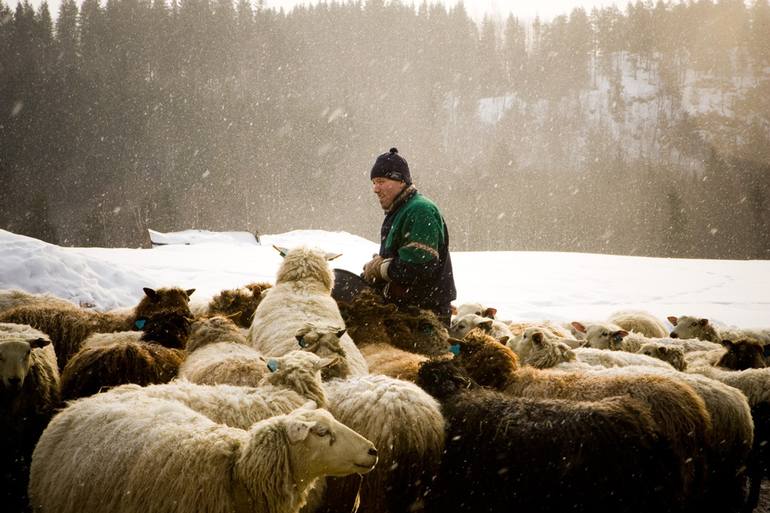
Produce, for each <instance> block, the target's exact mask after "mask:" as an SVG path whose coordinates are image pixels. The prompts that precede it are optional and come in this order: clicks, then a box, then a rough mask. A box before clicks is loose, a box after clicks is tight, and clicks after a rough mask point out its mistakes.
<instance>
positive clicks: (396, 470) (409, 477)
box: [319, 375, 444, 513]
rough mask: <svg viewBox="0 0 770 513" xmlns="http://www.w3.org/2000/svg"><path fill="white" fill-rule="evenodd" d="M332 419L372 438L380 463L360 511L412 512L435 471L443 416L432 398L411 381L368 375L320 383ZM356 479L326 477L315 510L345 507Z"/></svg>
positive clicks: (363, 492) (370, 478)
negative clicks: (322, 498) (322, 384)
mask: <svg viewBox="0 0 770 513" xmlns="http://www.w3.org/2000/svg"><path fill="white" fill-rule="evenodd" d="M324 387H325V388H326V396H327V401H328V406H327V407H328V409H329V411H330V412H332V414H333V415H334V417H335V418H336V419H338V420H339V421H340V422H343V423H344V424H345V425H347V426H349V427H351V428H352V429H354V430H355V431H357V432H358V433H361V434H362V435H363V436H365V437H366V438H368V439H369V440H371V441H372V442H373V443H374V444H375V445H376V446H377V448H378V450H379V451H380V463H379V465H378V467H377V468H376V469H375V470H374V472H372V473H371V474H370V475H369V476H367V477H366V479H364V481H363V484H362V487H361V509H360V510H359V511H360V512H361V513H364V512H366V513H384V512H390V513H393V512H403V511H412V510H413V509H414V508H417V507H419V506H420V504H421V502H422V498H423V496H424V494H425V492H426V490H427V488H429V486H430V480H431V478H432V476H433V475H435V472H436V471H437V470H438V466H439V462H440V459H441V451H442V450H443V447H444V418H443V417H442V416H441V411H440V408H439V404H438V403H437V402H436V400H435V399H433V397H431V396H430V395H428V394H427V393H426V392H424V391H423V390H422V389H421V388H420V387H418V386H416V385H415V384H413V383H408V382H406V381H402V380H398V379H393V378H390V377H387V376H380V375H368V376H357V377H351V378H348V379H345V380H340V379H335V380H332V381H329V382H326V383H324ZM359 484H360V480H359V479H358V478H355V477H348V478H345V479H327V480H326V494H325V500H324V502H323V506H322V508H321V509H320V510H319V511H322V512H329V513H331V512H339V511H348V510H349V509H350V506H351V504H352V503H353V501H354V497H355V496H356V492H357V490H358V487H359Z"/></svg>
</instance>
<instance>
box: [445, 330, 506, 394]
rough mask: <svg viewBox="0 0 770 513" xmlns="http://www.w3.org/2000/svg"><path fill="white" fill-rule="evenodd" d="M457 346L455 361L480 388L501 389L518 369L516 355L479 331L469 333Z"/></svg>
mask: <svg viewBox="0 0 770 513" xmlns="http://www.w3.org/2000/svg"><path fill="white" fill-rule="evenodd" d="M459 345H460V352H459V355H457V356H456V357H455V360H456V361H457V363H458V364H459V365H461V366H462V367H463V368H464V369H465V370H466V372H468V375H469V376H470V377H471V378H472V379H473V380H474V381H476V382H477V383H478V384H479V385H481V386H485V387H491V388H495V389H498V390H500V389H503V388H505V387H506V386H507V384H508V383H509V381H510V379H511V375H512V374H513V373H515V372H516V371H517V370H518V369H519V359H518V356H516V353H514V352H513V350H511V349H510V348H508V347H506V346H504V345H501V344H500V343H499V342H498V341H497V340H495V339H494V338H493V337H491V336H489V335H487V334H486V333H484V332H483V331H481V330H479V329H475V330H471V331H469V332H468V333H467V334H466V335H465V338H464V339H463V340H462V341H460V343H459Z"/></svg>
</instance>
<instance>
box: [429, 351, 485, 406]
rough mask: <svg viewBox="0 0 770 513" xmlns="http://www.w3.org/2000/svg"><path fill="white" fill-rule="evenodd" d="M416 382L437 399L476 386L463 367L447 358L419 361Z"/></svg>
mask: <svg viewBox="0 0 770 513" xmlns="http://www.w3.org/2000/svg"><path fill="white" fill-rule="evenodd" d="M416 383H417V386H419V387H420V388H422V389H423V390H425V391H426V392H427V393H428V394H430V395H432V396H433V397H435V398H436V399H438V400H439V401H442V400H445V399H447V398H449V397H451V396H453V395H455V394H456V393H458V392H460V391H463V390H470V389H473V388H476V387H478V385H477V384H476V383H475V382H474V381H473V379H472V378H471V377H470V375H469V374H468V372H466V371H465V369H464V368H463V367H461V366H460V365H458V364H457V362H454V361H452V360H447V359H432V360H428V361H425V362H422V363H420V366H419V369H418V370H417V380H416Z"/></svg>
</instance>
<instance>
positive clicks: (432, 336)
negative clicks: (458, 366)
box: [340, 291, 449, 356]
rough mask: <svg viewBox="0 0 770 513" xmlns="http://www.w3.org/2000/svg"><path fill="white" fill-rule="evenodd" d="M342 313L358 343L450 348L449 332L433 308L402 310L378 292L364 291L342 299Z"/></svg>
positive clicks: (434, 350)
mask: <svg viewBox="0 0 770 513" xmlns="http://www.w3.org/2000/svg"><path fill="white" fill-rule="evenodd" d="M340 313H341V314H342V317H343V319H344V320H345V326H346V327H347V329H348V333H349V334H350V336H351V338H352V339H353V340H354V341H355V343H356V345H359V346H361V345H363V344H367V343H386V344H391V345H393V346H395V347H398V348H399V349H403V350H404V351H410V352H412V353H419V354H424V355H427V356H438V355H441V354H446V353H447V352H448V351H449V343H448V342H447V340H448V339H449V333H448V331H447V329H446V327H445V326H444V325H443V324H442V323H441V321H439V320H438V317H436V315H435V314H434V313H433V312H431V311H430V310H419V309H416V308H409V309H402V310H399V309H397V308H396V307H395V305H392V304H388V303H385V301H384V299H383V298H382V297H380V296H379V295H377V294H376V293H374V292H371V291H364V292H362V293H361V294H360V295H359V296H358V297H357V298H356V299H354V300H353V301H351V302H350V303H341V304H340Z"/></svg>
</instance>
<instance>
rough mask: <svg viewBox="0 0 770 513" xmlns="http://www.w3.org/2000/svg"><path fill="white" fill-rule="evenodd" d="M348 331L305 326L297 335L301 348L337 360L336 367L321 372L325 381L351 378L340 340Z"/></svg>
mask: <svg viewBox="0 0 770 513" xmlns="http://www.w3.org/2000/svg"><path fill="white" fill-rule="evenodd" d="M345 332H346V329H345V328H344V327H341V326H324V325H315V324H305V325H304V326H302V327H301V328H299V329H298V330H297V332H296V334H295V338H296V339H297V344H298V345H299V348H301V349H303V350H305V351H309V352H311V353H314V354H316V355H318V356H320V357H324V358H336V363H335V364H334V365H330V366H327V367H325V368H324V369H323V371H322V372H321V376H322V377H323V379H324V381H326V380H330V379H333V378H346V377H348V376H350V367H349V366H348V361H347V358H346V356H347V355H346V354H345V350H344V349H343V348H342V344H341V343H340V339H341V338H342V336H343V335H345Z"/></svg>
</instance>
